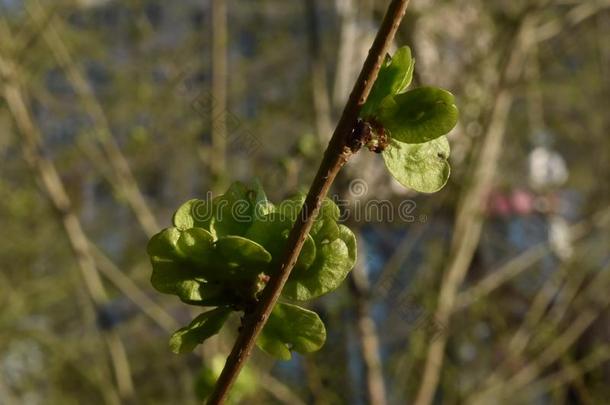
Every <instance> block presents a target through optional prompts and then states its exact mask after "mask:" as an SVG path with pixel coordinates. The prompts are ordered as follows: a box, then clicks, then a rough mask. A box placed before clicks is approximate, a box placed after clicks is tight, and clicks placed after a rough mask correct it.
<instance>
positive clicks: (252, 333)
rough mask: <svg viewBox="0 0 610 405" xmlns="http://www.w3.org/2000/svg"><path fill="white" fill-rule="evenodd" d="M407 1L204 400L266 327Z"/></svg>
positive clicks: (221, 396)
mask: <svg viewBox="0 0 610 405" xmlns="http://www.w3.org/2000/svg"><path fill="white" fill-rule="evenodd" d="M408 4H409V0H393V1H392V3H391V4H390V6H389V8H388V11H387V13H386V15H385V17H384V20H383V22H382V24H381V27H380V28H379V32H378V33H377V37H376V38H375V41H374V42H373V45H372V47H371V50H370V51H369V54H368V56H367V58H366V61H365V62H364V66H363V67H362V71H361V72H360V75H359V76H358V79H357V81H356V84H355V85H354V89H353V90H352V93H351V94H350V97H349V100H348V101H347V104H346V106H345V109H344V110H343V114H342V115H341V118H340V119H339V123H338V124H337V127H336V129H335V132H334V133H333V136H332V138H331V140H330V142H329V144H328V147H327V149H326V152H325V153H324V158H323V160H322V163H321V164H320V168H319V169H318V172H317V174H316V177H315V178H314V180H313V183H312V185H311V187H310V189H309V193H308V194H307V197H306V199H305V203H304V204H303V208H302V210H301V215H299V216H298V217H297V219H296V221H295V224H294V226H293V227H292V230H291V231H290V235H289V238H288V243H287V249H286V253H285V255H284V257H283V260H282V261H281V262H280V265H279V269H278V271H277V273H275V275H274V276H273V277H272V278H271V280H269V284H268V285H267V287H266V288H265V290H264V291H263V296H262V298H261V300H260V302H259V303H258V305H257V307H256V309H255V310H254V312H253V313H252V314H251V315H248V316H247V317H246V319H245V322H244V327H243V329H242V331H241V333H240V334H239V336H238V338H237V340H236V342H235V345H234V346H233V350H232V351H231V354H230V355H229V357H228V358H227V362H226V364H225V367H224V369H223V370H222V373H221V374H220V377H219V379H218V382H217V383H216V387H215V388H214V392H213V393H212V395H211V396H210V399H209V401H208V403H209V404H222V403H223V402H224V400H225V399H226V397H227V394H228V392H229V389H230V388H231V386H232V384H233V382H234V381H235V379H236V378H237V376H238V374H239V372H240V370H241V368H242V367H243V365H244V364H245V361H246V359H247V358H248V357H249V355H250V352H251V351H252V348H253V347H254V343H255V342H256V338H257V336H258V334H259V333H260V331H261V330H262V329H263V327H264V326H265V322H266V321H267V318H268V317H269V315H270V314H271V311H272V310H273V306H274V305H275V303H276V302H277V300H278V298H279V296H280V293H281V292H282V288H283V287H284V284H285V283H286V280H288V276H290V272H291V271H292V268H293V267H294V265H295V263H296V261H297V258H298V257H299V254H300V252H301V248H302V247H303V243H304V241H305V238H306V237H307V234H308V233H309V230H310V229H311V226H312V224H313V221H314V219H315V218H316V216H317V214H318V211H319V209H320V205H321V204H322V200H323V199H324V197H326V194H327V193H328V190H329V188H330V186H331V185H332V183H333V181H334V179H335V177H336V176H337V173H338V172H339V170H341V168H342V167H343V165H344V164H345V162H347V160H348V159H349V158H350V156H351V155H352V153H353V152H352V150H351V149H350V148H349V147H348V140H349V137H350V135H351V133H352V129H353V128H354V125H355V124H356V120H357V119H358V113H359V112H360V109H361V108H362V105H363V104H364V102H365V101H366V98H367V97H368V94H369V92H370V90H371V88H372V86H373V83H374V82H375V79H376V78H377V73H378V72H379V69H380V68H381V64H382V62H383V59H384V57H385V55H386V53H387V51H388V48H389V46H390V44H391V42H392V40H393V39H394V35H395V34H396V31H397V30H398V26H399V24H400V22H401V21H402V18H403V16H404V14H405V12H406V9H407V5H408Z"/></svg>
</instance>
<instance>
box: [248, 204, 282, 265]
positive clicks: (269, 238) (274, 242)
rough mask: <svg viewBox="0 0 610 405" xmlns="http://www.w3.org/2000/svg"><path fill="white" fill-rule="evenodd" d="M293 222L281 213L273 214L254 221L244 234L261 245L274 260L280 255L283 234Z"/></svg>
mask: <svg viewBox="0 0 610 405" xmlns="http://www.w3.org/2000/svg"><path fill="white" fill-rule="evenodd" d="M292 223H293V221H292V220H291V219H290V218H289V217H288V216H287V215H284V214H282V213H281V212H274V213H271V214H268V215H264V216H262V217H260V218H257V219H255V221H254V223H253V224H252V226H251V227H250V228H249V229H248V232H246V237H247V238H248V239H251V240H253V241H254V242H256V243H259V244H260V245H262V246H263V247H264V248H265V249H266V250H267V251H268V252H269V253H270V254H271V256H272V257H273V258H274V259H276V258H277V257H278V256H279V255H281V254H282V251H283V248H284V243H285V238H284V237H283V234H284V232H285V231H286V230H288V229H290V228H291V227H292Z"/></svg>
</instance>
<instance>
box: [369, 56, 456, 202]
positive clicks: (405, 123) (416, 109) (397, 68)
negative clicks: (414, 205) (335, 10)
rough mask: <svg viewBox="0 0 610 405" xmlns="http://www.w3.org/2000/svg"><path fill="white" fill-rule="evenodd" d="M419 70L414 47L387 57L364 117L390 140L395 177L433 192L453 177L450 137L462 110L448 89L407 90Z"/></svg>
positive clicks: (387, 150) (387, 154) (390, 167)
mask: <svg viewBox="0 0 610 405" xmlns="http://www.w3.org/2000/svg"><path fill="white" fill-rule="evenodd" d="M414 66H415V61H414V59H413V58H412V57H411V50H410V49H409V47H406V46H405V47H402V48H400V49H398V50H397V51H396V53H395V54H394V56H392V57H391V58H390V57H389V56H388V57H387V58H386V60H385V62H384V64H383V66H382V67H381V70H380V71H379V75H378V77H377V80H376V81H375V84H374V85H373V88H372V89H371V93H370V95H369V97H368V99H367V101H366V103H365V104H364V106H363V107H362V110H361V113H360V118H361V119H363V120H364V121H367V122H370V123H373V125H372V128H373V130H375V131H380V130H382V131H383V132H384V134H385V135H387V136H388V138H389V139H388V141H387V146H386V147H385V150H384V151H383V152H382V153H383V158H384V161H385V164H386V167H387V168H388V170H389V171H390V173H391V174H392V176H394V178H396V180H398V182H399V183H401V184H402V185H404V186H405V187H408V188H412V189H414V190H416V191H419V192H423V193H433V192H435V191H438V190H440V189H441V188H442V187H443V186H444V185H445V184H446V183H447V180H448V179H449V174H450V167H449V162H448V160H447V159H448V158H449V143H448V141H447V138H446V137H445V134H447V133H448V132H449V131H451V129H452V128H453V127H454V126H455V124H456V123H457V120H458V109H457V107H456V106H455V103H454V97H453V95H452V94H451V93H450V92H448V91H446V90H443V89H439V88H435V87H419V88H416V89H412V90H407V88H408V87H409V85H410V84H411V81H412V78H413V71H414ZM380 128H381V129H380ZM374 135H375V136H379V134H374Z"/></svg>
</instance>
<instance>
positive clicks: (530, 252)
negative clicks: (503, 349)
mask: <svg viewBox="0 0 610 405" xmlns="http://www.w3.org/2000/svg"><path fill="white" fill-rule="evenodd" d="M609 214H610V209H608V208H607V209H604V210H601V211H598V212H597V213H595V214H594V215H593V217H592V219H586V220H583V221H581V222H578V223H576V224H574V225H572V226H571V227H570V234H571V235H572V240H573V241H577V240H579V239H582V238H584V237H585V236H587V235H589V233H590V232H591V230H592V229H593V228H602V227H604V226H607V225H608V222H609V221H610V215H609ZM550 250H551V249H550V246H549V243H548V241H545V242H540V243H539V244H537V245H534V246H532V247H530V248H529V249H527V250H526V251H524V252H522V253H520V254H519V255H517V256H515V257H513V258H512V259H510V260H508V261H507V262H506V263H504V264H503V265H501V266H500V267H498V268H497V269H495V270H494V271H491V272H489V275H488V276H486V277H484V278H483V279H481V280H480V281H479V282H477V284H475V285H473V286H472V287H469V288H468V289H466V290H465V291H463V292H461V293H460V294H458V296H457V297H456V300H455V305H454V306H453V309H452V311H453V312H458V311H461V310H463V309H465V308H467V307H469V306H470V305H472V304H474V303H475V302H477V301H478V300H479V299H481V298H483V297H484V296H486V295H488V294H490V293H491V292H493V291H494V290H496V289H498V288H499V287H500V286H502V285H503V284H505V283H507V282H508V281H510V280H512V279H514V278H515V277H517V276H518V275H519V274H521V273H522V272H524V271H525V270H527V269H528V268H529V267H530V266H531V265H533V264H534V263H536V262H537V261H538V260H541V259H542V258H544V257H545V256H546V255H547V254H548V253H549V251H550Z"/></svg>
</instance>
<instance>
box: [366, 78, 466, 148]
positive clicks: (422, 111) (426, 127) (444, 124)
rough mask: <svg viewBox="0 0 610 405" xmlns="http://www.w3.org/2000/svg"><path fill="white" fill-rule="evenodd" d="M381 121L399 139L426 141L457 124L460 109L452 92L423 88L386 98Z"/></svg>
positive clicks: (380, 114) (380, 117) (393, 136)
mask: <svg viewBox="0 0 610 405" xmlns="http://www.w3.org/2000/svg"><path fill="white" fill-rule="evenodd" d="M378 119H379V121H380V122H381V124H382V125H383V126H384V128H385V129H386V130H388V131H389V133H390V136H391V137H392V138H393V139H395V140H397V141H400V142H405V143H424V142H428V141H431V140H433V139H436V138H438V137H439V136H442V135H445V134H446V133H447V132H449V131H451V129H452V128H453V127H454V126H455V124H456V123H457V119H458V110H457V107H456V106H455V104H454V98H453V94H451V93H449V92H448V91H446V90H443V89H438V88H434V87H420V88H417V89H414V90H410V91H408V92H406V93H404V94H399V95H397V96H395V97H387V98H385V99H384V100H383V103H382V104H381V106H380V107H379V116H378Z"/></svg>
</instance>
